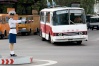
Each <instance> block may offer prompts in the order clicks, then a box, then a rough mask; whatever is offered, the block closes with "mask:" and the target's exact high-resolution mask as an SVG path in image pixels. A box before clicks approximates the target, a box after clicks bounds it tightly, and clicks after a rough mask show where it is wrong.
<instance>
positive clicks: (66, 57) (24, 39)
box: [0, 30, 99, 66]
mask: <svg viewBox="0 0 99 66" xmlns="http://www.w3.org/2000/svg"><path fill="white" fill-rule="evenodd" d="M88 35H89V41H83V43H82V45H77V44H74V43H72V44H70V43H58V44H56V45H53V44H50V43H49V42H48V41H41V38H40V37H39V36H38V35H31V36H17V43H16V44H15V53H16V54H17V55H18V56H33V63H32V64H24V65H18V66H47V65H49V66H99V31H98V30H93V31H92V30H89V31H88ZM9 53H10V52H9V43H8V39H4V40H1V39H0V55H2V56H3V57H5V56H9ZM0 66H11V65H0ZM13 66H17V65H13Z"/></svg>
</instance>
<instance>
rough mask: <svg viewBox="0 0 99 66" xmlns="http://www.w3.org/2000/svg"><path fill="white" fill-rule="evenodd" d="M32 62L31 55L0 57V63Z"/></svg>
mask: <svg viewBox="0 0 99 66" xmlns="http://www.w3.org/2000/svg"><path fill="white" fill-rule="evenodd" d="M32 62H33V57H32V56H17V57H2V56H1V57H0V65H12V64H29V63H32Z"/></svg>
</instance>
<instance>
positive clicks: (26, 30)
mask: <svg viewBox="0 0 99 66" xmlns="http://www.w3.org/2000/svg"><path fill="white" fill-rule="evenodd" d="M18 19H19V20H24V21H25V22H22V23H18V34H19V33H20V34H21V35H30V34H31V32H32V22H33V15H18Z"/></svg>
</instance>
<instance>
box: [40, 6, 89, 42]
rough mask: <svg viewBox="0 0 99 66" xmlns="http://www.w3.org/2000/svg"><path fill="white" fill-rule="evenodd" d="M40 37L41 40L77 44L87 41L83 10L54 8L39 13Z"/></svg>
mask: <svg viewBox="0 0 99 66" xmlns="http://www.w3.org/2000/svg"><path fill="white" fill-rule="evenodd" d="M40 36H41V37H42V40H43V41H44V40H49V41H50V42H51V43H55V42H68V41H70V42H77V44H81V43H82V41H83V40H85V41H87V40H88V34H87V24H86V16H85V11H84V9H83V8H78V7H56V8H45V9H42V10H41V11H40Z"/></svg>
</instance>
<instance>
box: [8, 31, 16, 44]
mask: <svg viewBox="0 0 99 66" xmlns="http://www.w3.org/2000/svg"><path fill="white" fill-rule="evenodd" d="M9 43H16V34H12V33H10V34H9Z"/></svg>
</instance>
